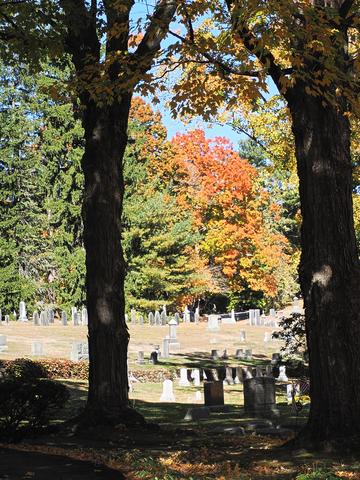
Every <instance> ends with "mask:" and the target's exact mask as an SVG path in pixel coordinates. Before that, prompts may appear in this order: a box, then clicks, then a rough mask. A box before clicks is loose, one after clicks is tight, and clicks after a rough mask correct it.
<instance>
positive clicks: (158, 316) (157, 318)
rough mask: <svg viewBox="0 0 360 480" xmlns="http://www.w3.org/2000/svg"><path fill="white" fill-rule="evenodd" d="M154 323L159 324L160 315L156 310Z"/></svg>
mask: <svg viewBox="0 0 360 480" xmlns="http://www.w3.org/2000/svg"><path fill="white" fill-rule="evenodd" d="M155 325H161V317H160V312H159V311H158V310H156V312H155Z"/></svg>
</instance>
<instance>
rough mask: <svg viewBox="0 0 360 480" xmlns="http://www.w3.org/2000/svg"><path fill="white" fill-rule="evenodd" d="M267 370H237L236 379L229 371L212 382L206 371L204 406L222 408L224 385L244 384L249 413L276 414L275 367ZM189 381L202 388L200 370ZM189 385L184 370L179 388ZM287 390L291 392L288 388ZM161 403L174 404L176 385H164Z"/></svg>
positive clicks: (216, 376)
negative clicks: (174, 386) (174, 388)
mask: <svg viewBox="0 0 360 480" xmlns="http://www.w3.org/2000/svg"><path fill="white" fill-rule="evenodd" d="M265 368H266V369H265V371H264V370H263V369H262V368H261V367H257V368H256V369H255V371H254V370H252V371H250V370H249V369H247V370H244V369H242V368H241V367H237V368H236V377H235V379H234V377H233V369H232V368H231V367H227V368H226V370H225V373H224V375H222V376H225V378H224V380H222V379H221V378H219V375H218V374H217V373H216V372H215V373H216V375H214V374H213V375H212V378H211V379H209V377H208V375H206V373H205V371H203V380H204V399H205V406H208V407H219V406H223V405H224V385H225V384H233V383H240V382H242V383H243V385H244V407H245V411H246V412H247V413H249V414H255V415H257V414H259V413H261V414H264V413H270V414H274V413H277V412H276V409H275V407H276V405H275V402H276V400H275V379H274V377H273V375H272V367H271V366H270V365H269V366H267V367H265ZM211 372H212V371H211ZM190 378H191V379H193V380H194V386H200V371H199V370H198V369H193V370H192V371H191V372H190ZM287 380H288V379H287V377H286V380H284V379H281V381H287ZM189 385H190V382H189V371H188V370H187V369H186V368H184V369H181V370H180V381H179V386H189ZM290 388H292V387H290ZM287 390H290V389H289V388H288V389H287ZM200 395H201V394H200ZM200 398H201V397H200ZM160 401H162V402H174V401H175V396H174V392H173V382H172V381H171V380H165V381H164V382H163V391H162V394H161V397H160ZM199 413H201V412H199ZM185 419H186V417H185Z"/></svg>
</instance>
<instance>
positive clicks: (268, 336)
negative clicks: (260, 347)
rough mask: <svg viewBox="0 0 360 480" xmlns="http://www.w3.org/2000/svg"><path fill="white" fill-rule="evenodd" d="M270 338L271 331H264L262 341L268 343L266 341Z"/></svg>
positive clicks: (269, 340)
mask: <svg viewBox="0 0 360 480" xmlns="http://www.w3.org/2000/svg"><path fill="white" fill-rule="evenodd" d="M271 340H272V335H271V332H265V333H264V342H265V343H268V342H271Z"/></svg>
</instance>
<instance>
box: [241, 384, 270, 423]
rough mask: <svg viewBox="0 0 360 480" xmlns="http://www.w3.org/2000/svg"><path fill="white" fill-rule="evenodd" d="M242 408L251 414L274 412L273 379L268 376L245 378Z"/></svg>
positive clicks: (265, 414) (264, 414)
mask: <svg viewBox="0 0 360 480" xmlns="http://www.w3.org/2000/svg"><path fill="white" fill-rule="evenodd" d="M244 409H245V412H246V413H247V414H249V415H253V416H271V415H273V414H276V413H277V411H276V403H275V379H274V378H270V377H255V378H246V379H245V380H244Z"/></svg>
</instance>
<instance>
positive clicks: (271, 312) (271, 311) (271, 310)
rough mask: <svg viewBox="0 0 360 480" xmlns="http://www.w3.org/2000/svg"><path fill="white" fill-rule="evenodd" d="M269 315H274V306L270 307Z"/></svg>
mask: <svg viewBox="0 0 360 480" xmlns="http://www.w3.org/2000/svg"><path fill="white" fill-rule="evenodd" d="M269 315H270V317H276V310H275V309H274V308H270V312H269Z"/></svg>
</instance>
